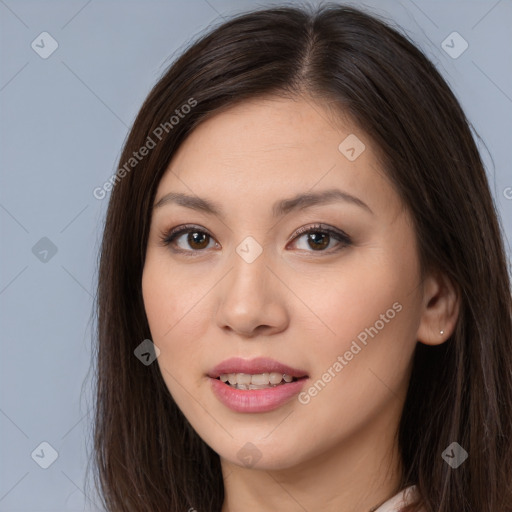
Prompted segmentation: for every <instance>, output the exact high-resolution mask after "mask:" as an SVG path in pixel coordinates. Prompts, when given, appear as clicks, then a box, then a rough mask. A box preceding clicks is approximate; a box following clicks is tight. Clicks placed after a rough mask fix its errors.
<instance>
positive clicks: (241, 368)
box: [208, 357, 307, 379]
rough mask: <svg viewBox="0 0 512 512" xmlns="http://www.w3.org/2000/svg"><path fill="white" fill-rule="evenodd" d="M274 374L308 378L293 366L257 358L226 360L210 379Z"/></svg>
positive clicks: (211, 373)
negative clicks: (233, 375)
mask: <svg viewBox="0 0 512 512" xmlns="http://www.w3.org/2000/svg"><path fill="white" fill-rule="evenodd" d="M272 372H277V373H286V374H288V375H291V376H292V377H296V378H297V379H299V378H301V377H307V373H306V372H305V371H303V370H299V369H297V368H292V367H291V366H287V365H285V364H282V363H280V362H279V361H276V360H274V359H268V358H266V357H256V358H255V359H249V360H247V359H242V358H241V357H232V358H231V359H226V360H225V361H222V363H220V364H218V365H217V366H215V368H213V369H212V370H211V371H210V373H209V374H208V377H212V378H213V379H216V378H217V377H219V376H220V375H222V374H225V373H250V374H253V375H254V374H258V373H272Z"/></svg>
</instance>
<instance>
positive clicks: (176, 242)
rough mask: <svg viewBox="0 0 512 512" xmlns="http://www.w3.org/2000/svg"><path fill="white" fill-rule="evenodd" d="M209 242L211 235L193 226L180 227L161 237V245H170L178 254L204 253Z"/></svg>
mask: <svg viewBox="0 0 512 512" xmlns="http://www.w3.org/2000/svg"><path fill="white" fill-rule="evenodd" d="M185 235H186V237H185ZM211 240H212V237H211V235H210V234H209V233H207V232H206V231H203V230H202V229H198V228H196V227H194V226H181V227H179V228H175V229H172V230H171V231H170V232H168V233H167V234H165V235H164V236H163V237H162V244H163V245H165V246H167V245H172V246H173V248H174V250H176V251H179V252H180V251H181V252H188V253H191V252H200V251H204V250H205V249H207V248H208V245H209V242H210V241H211Z"/></svg>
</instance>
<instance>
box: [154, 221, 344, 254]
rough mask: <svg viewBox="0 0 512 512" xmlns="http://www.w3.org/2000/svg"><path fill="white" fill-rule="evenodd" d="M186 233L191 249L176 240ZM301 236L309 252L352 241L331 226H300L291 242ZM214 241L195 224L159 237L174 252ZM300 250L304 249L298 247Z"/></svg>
mask: <svg viewBox="0 0 512 512" xmlns="http://www.w3.org/2000/svg"><path fill="white" fill-rule="evenodd" d="M185 235H187V237H186V243H187V244H188V245H189V247H191V248H192V249H193V250H189V249H186V248H183V247H180V246H179V244H178V242H179V240H180V239H181V238H182V237H183V236H185ZM302 238H306V243H307V244H308V246H309V247H310V248H311V249H312V250H313V251H309V252H327V249H331V248H332V247H329V246H330V245H331V242H332V241H333V239H334V240H335V241H337V242H338V245H339V246H340V247H339V248H338V250H340V249H342V248H343V247H346V246H349V245H351V243H352V240H351V239H350V237H349V236H348V235H347V234H345V233H344V232H343V231H338V230H335V229H332V228H328V227H323V226H321V225H318V226H311V227H307V228H300V229H299V230H297V231H296V232H295V233H294V237H293V239H292V242H293V241H295V240H300V239H302ZM211 241H214V238H213V237H212V236H211V235H210V234H209V233H208V232H206V231H204V230H202V229H199V228H197V227H195V226H181V227H179V228H173V229H171V230H170V231H168V232H166V233H164V234H163V235H162V238H161V242H162V245H164V246H168V245H172V246H175V247H173V248H172V250H174V251H176V252H187V253H193V252H196V253H197V252H201V251H203V250H205V249H207V248H208V246H209V242H211ZM299 249H301V250H306V251H307V249H303V248H300V247H299Z"/></svg>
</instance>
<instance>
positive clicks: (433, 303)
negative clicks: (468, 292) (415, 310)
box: [416, 272, 460, 345]
mask: <svg viewBox="0 0 512 512" xmlns="http://www.w3.org/2000/svg"><path fill="white" fill-rule="evenodd" d="M459 301H460V293H459V288H458V286H457V285H456V284H455V283H453V282H452V280H451V279H449V278H448V277H447V276H446V275H444V274H442V273H441V272H437V273H434V274H431V275H429V276H428V277H427V278H426V279H425V281H424V285H423V311H422V313H421V318H420V324H419V327H418V332H417V334H416V339H417V340H418V341H419V342H420V343H424V344H425V345H440V344H441V343H444V342H445V341H447V340H448V339H449V338H450V336H451V335H452V334H453V331H454V329H455V325H456V323H457V318H458V315H459Z"/></svg>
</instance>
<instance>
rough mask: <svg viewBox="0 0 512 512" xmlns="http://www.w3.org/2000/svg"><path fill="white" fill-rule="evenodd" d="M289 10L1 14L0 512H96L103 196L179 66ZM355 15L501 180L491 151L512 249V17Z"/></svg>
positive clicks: (75, 6)
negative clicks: (243, 22)
mask: <svg viewBox="0 0 512 512" xmlns="http://www.w3.org/2000/svg"><path fill="white" fill-rule="evenodd" d="M278 3H279V2H265V3H262V2H255V1H249V0H244V1H235V0H208V1H206V0H190V1H186V2H185V1H181V2H180V1H177V0H172V1H170V0H167V1H165V2H162V1H137V2H134V1H131V2H128V1H122V2H121V1H105V0H101V1H100V0H92V1H90V2H87V1H83V2H64V1H60V2H50V1H33V2H26V1H21V0H18V1H15V0H5V1H3V0H0V29H1V36H0V37H1V50H2V53H1V67H0V106H1V112H0V130H1V132H0V133H1V147H0V149H1V153H0V158H1V160H0V168H1V171H2V173H1V185H0V191H1V196H0V222H1V230H2V238H1V241H2V243H1V273H0V307H1V333H2V356H1V377H0V378H1V385H2V386H1V396H0V432H1V436H0V439H1V454H0V460H1V473H0V511H2V512H6V511H9V512H11V511H13V512H14V511H30V512H38V511H52V512H59V511H72V510H76V511H79V510H90V511H92V510H97V508H96V507H95V506H94V504H93V503H92V501H97V498H95V496H94V495H93V494H92V492H91V489H86V488H84V482H85V480H84V478H85V473H86V462H87V450H88V449H90V446H91V418H92V416H91V409H90V407H91V406H92V395H91V389H92V388H91V385H92V381H91V375H89V376H88V375H87V372H88V370H89V368H90V364H91V354H92V352H91V343H92V338H93V332H94V329H93V328H94V325H93V323H92V322H91V311H92V304H93V296H94V294H95V280H96V275H97V274H96V272H97V267H96V258H97V253H98V250H99V242H100V237H101V225H102V220H103V218H104V214H105V211H106V207H107V202H108V197H109V195H107V197H106V198H105V199H103V200H97V199H95V198H94V197H93V195H92V191H93V189H94V188H95V187H98V186H101V185H102V184H103V183H104V182H105V181H106V180H107V179H108V178H109V177H110V176H111V175H112V173H114V172H115V170H116V164H117V160H118V158H119V155H120V150H121V146H122V143H123V141H124V139H125V136H126V134H127V131H128V127H129V126H130V124H131V123H132V121H133V120H134V117H135V115H136V113H137V111H138V109H139V108H140V106H141V104H142V101H143V100H144V98H145V97H146V95H147V93H148V92H149V90H150V88H151V86H152V85H153V84H154V83H155V81H156V80H157V79H158V77H159V76H160V75H161V73H162V72H163V71H164V69H165V68H166V66H167V65H168V64H169V63H170V57H172V56H173V55H177V53H179V51H180V50H181V49H183V48H184V47H185V45H186V43H188V42H190V41H191V40H192V39H194V38H195V36H196V35H197V34H198V33H199V32H200V31H201V32H203V31H205V30H207V27H208V26H210V25H212V24H215V25H217V24H218V23H219V22H221V21H222V17H228V16H230V15H232V14H235V13H237V12H239V11H242V10H246V9H249V8H257V7H261V6H265V5H268V6H270V5H275V4H278ZM312 3H314V4H316V3H318V2H312ZM352 4H353V5H358V6H367V7H370V8H371V9H372V10H373V12H376V13H377V14H382V15H385V16H387V17H388V18H389V19H391V20H394V21H395V22H396V23H397V24H398V25H399V26H401V27H403V28H404V30H406V32H407V33H408V34H409V35H410V36H411V37H412V38H413V39H414V40H415V41H416V42H417V44H418V45H419V46H420V47H421V48H422V49H423V50H424V51H425V52H426V53H427V55H428V56H429V57H430V58H431V59H432V60H433V61H434V63H435V64H436V65H437V66H438V68H439V69H440V71H441V72H442V73H443V75H444V76H445V78H446V79H447V80H448V82H449V84H450V85H451V86H452V88H453V89H454V91H455V93H456V95H457V97H458V98H459V99H460V101H461V103H462V106H463V108H464V109H465V111H466V113H467V116H468V118H469V120H470V122H471V123H472V124H473V126H474V127H475V129H476V131H477V132H478V133H479V134H480V136H481V137H482V138H483V140H484V142H485V144H486V145H487V147H488V150H489V153H490V155H492V159H493V161H494V166H493V164H492V161H491V158H490V156H489V154H488V153H487V152H486V150H485V149H483V145H482V144H480V143H479V147H481V148H482V156H483V158H484V160H485V162H486V165H487V170H488V176H489V180H490V185H491V189H492V192H493V194H494V197H495V200H496V204H497V207H498V210H499V213H500V215H501V217H502V221H503V224H504V227H505V231H506V233H507V236H508V239H510V237H511V233H512V188H510V189H509V188H507V187H512V169H511V162H512V140H511V134H512V115H511V114H512V30H511V28H512V2H511V1H510V0H501V1H496V0H493V1H484V0H480V1H467V0H466V1H446V0H443V1H441V0H440V1H421V0H415V1H414V2H413V1H411V0H403V1H402V2H399V1H377V0H375V1H367V2H352ZM43 31H46V32H48V33H50V34H51V35H52V37H53V38H55V40H56V41H57V42H58V45H59V46H58V49H57V50H56V51H55V53H53V54H52V55H51V56H50V57H49V58H47V59H42V58H41V57H40V56H39V55H38V54H37V53H36V52H35V51H34V50H33V49H32V48H31V43H32V41H33V40H34V39H36V37H37V36H38V35H39V34H40V33H41V32H43ZM453 31H457V32H459V33H460V34H461V35H462V36H463V37H464V39H465V40H466V41H467V42H468V43H469V48H468V49H467V50H466V51H465V52H464V53H463V54H462V55H461V56H460V57H459V58H457V59H452V58H451V57H450V56H448V55H447V53H446V52H445V51H444V50H443V49H442V48H441V42H442V41H443V40H444V39H445V38H446V37H447V36H448V34H450V33H452V32H453ZM507 195H508V197H509V198H510V199H507ZM43 237H47V238H49V239H50V240H51V241H52V242H53V244H55V246H56V247H57V253H56V254H55V255H54V256H53V257H52V258H50V259H49V260H48V261H47V262H46V263H45V262H42V261H40V260H39V259H38V258H37V257H36V256H35V255H34V254H33V252H32V247H33V246H34V245H35V244H36V243H37V242H38V241H39V240H40V239H41V238H43ZM507 250H508V251H509V257H510V250H509V249H507ZM86 377H88V378H86ZM43 441H46V442H48V443H50V445H51V446H53V447H54V448H55V450H57V452H58V458H57V459H56V460H55V462H54V463H53V464H52V465H51V466H50V467H49V468H48V469H42V468H41V467H39V466H38V465H37V464H36V462H34V460H33V459H32V457H31V453H32V452H33V451H34V449H36V448H37V447H38V446H39V444H40V443H41V442H43ZM47 453H48V452H47ZM84 493H85V494H87V495H88V497H89V498H90V499H86V496H85V494H84Z"/></svg>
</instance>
